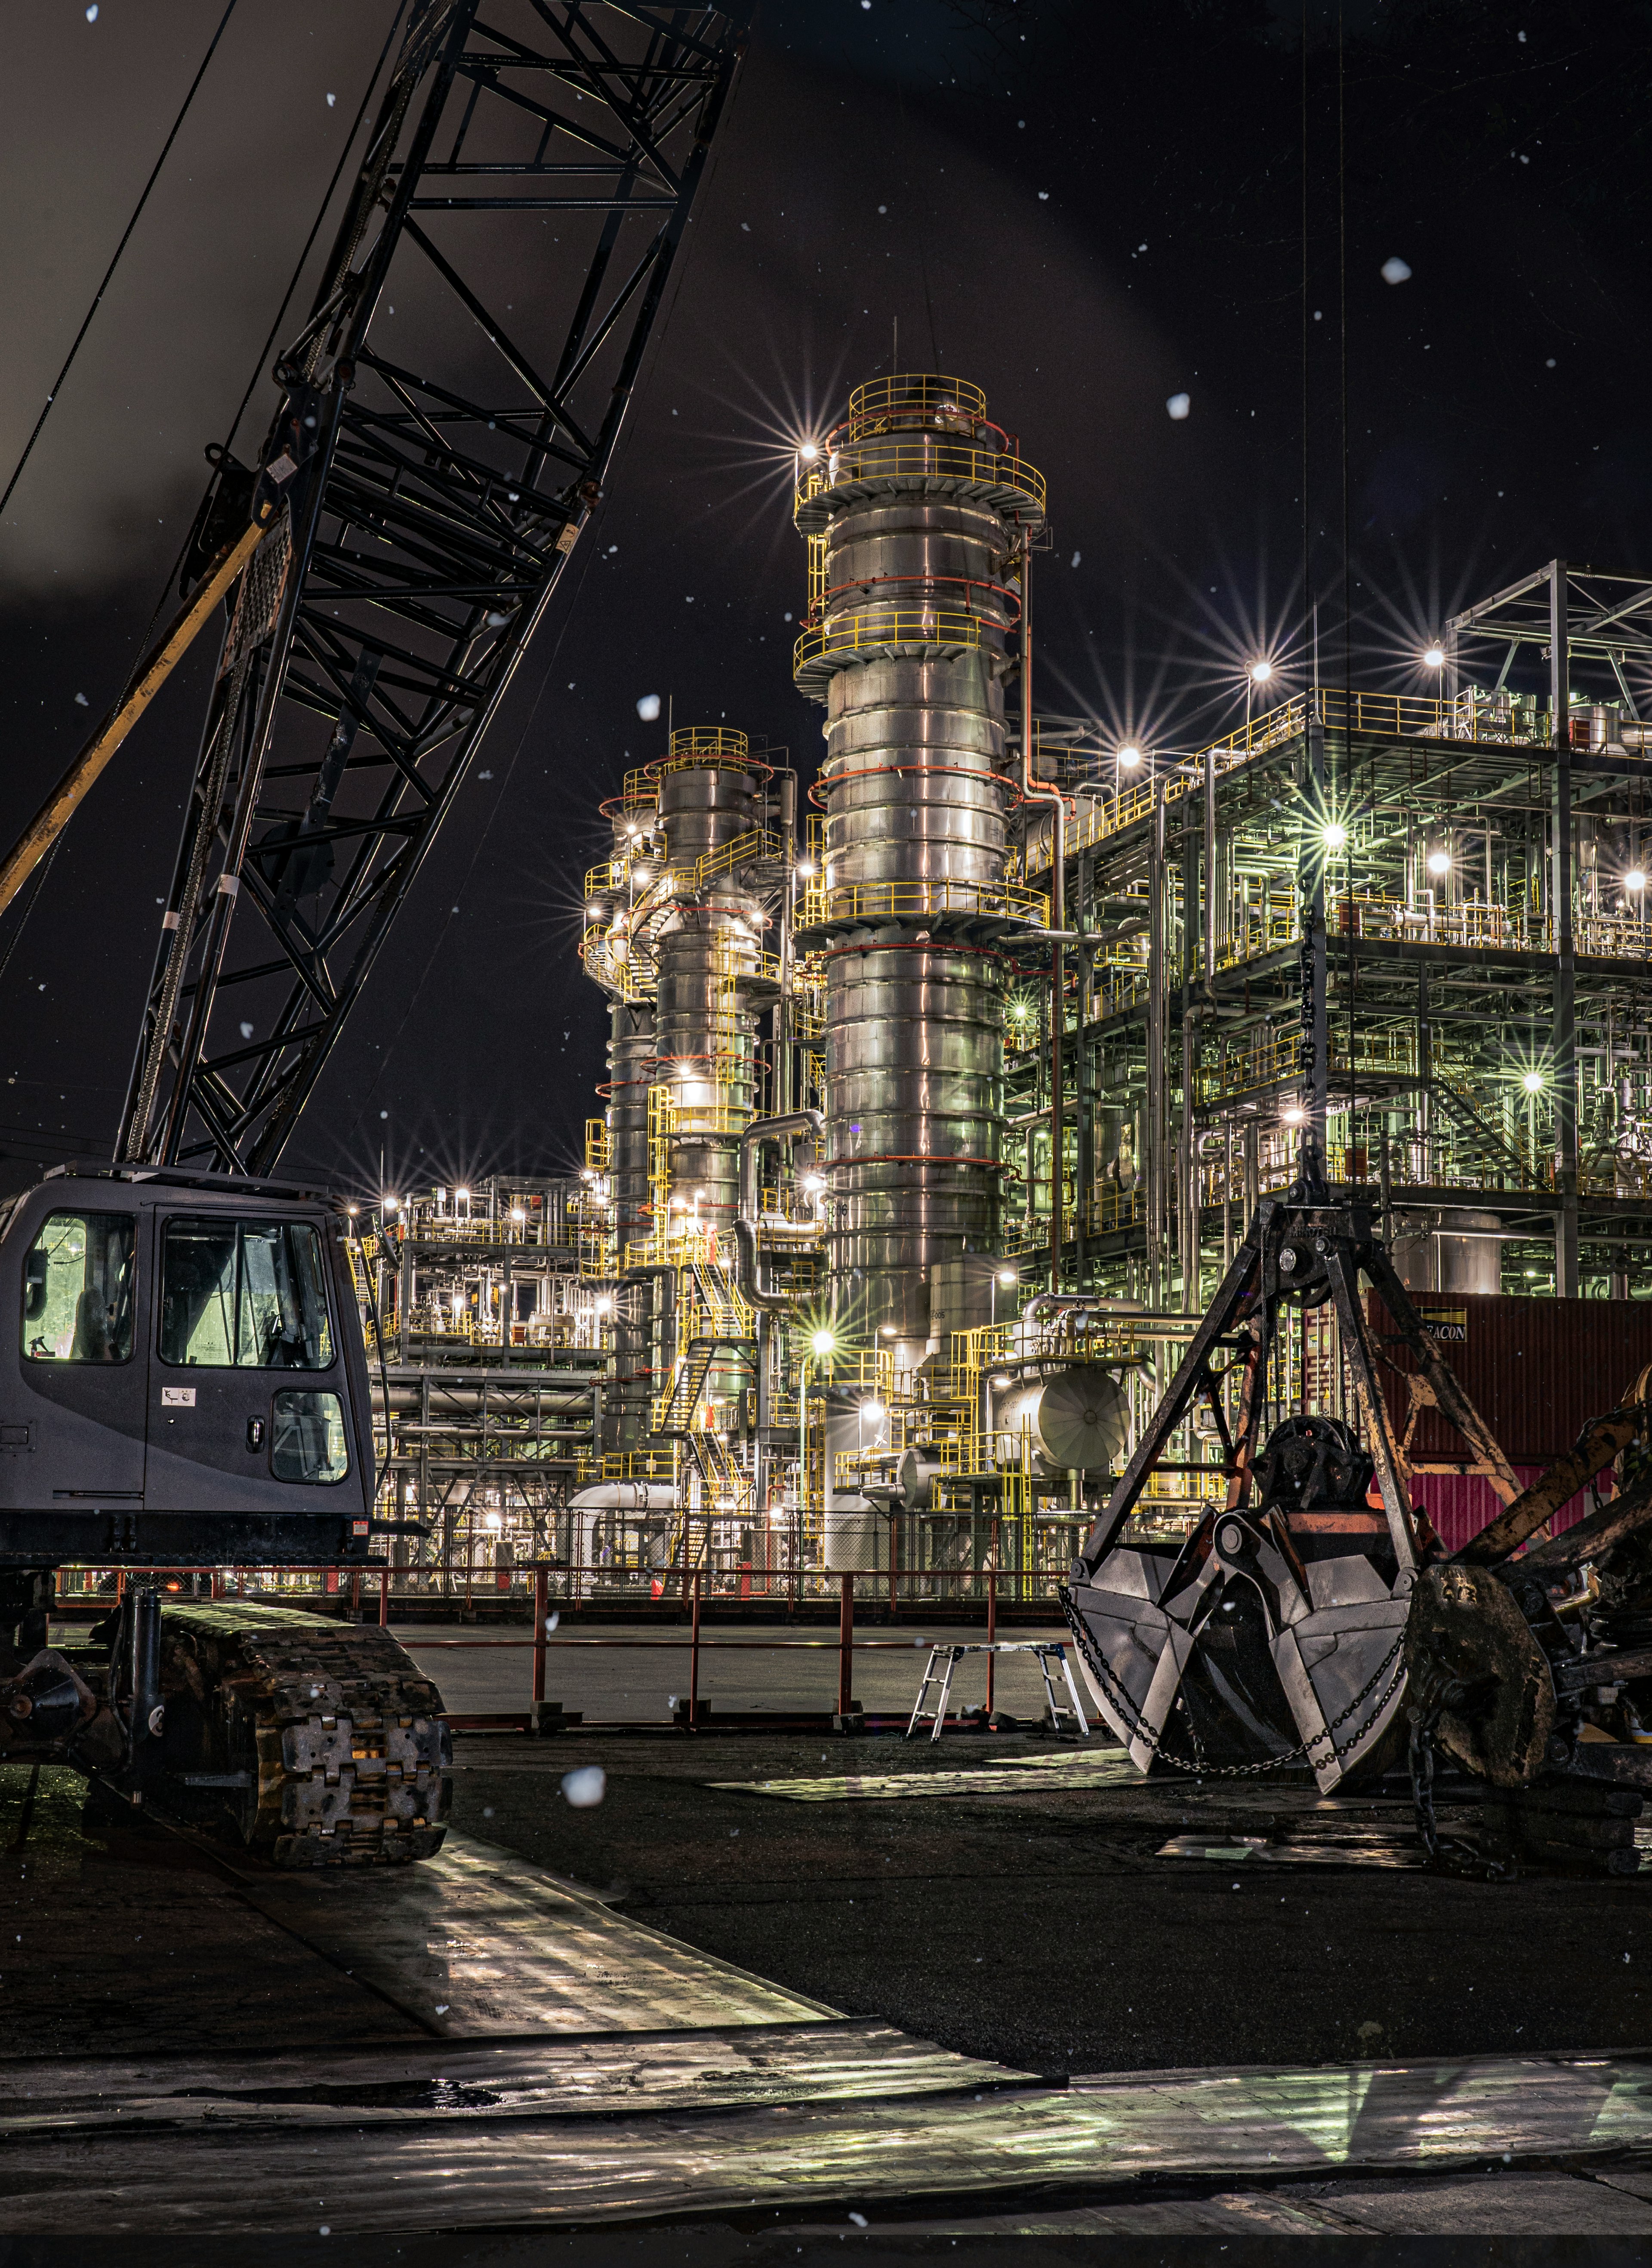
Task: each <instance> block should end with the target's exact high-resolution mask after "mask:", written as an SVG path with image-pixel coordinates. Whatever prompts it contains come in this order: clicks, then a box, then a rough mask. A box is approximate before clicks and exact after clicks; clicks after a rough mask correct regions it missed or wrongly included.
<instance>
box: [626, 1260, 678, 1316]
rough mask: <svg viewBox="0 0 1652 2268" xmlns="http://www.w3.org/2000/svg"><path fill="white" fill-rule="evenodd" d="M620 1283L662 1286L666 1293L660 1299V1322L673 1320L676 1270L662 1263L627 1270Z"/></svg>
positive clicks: (663, 1292)
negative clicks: (650, 1266)
mask: <svg viewBox="0 0 1652 2268" xmlns="http://www.w3.org/2000/svg"><path fill="white" fill-rule="evenodd" d="M619 1281H622V1284H662V1286H665V1291H662V1297H660V1322H669V1320H672V1314H674V1308H676V1268H665V1265H660V1263H656V1265H652V1268H626V1272H624V1275H622V1277H619Z"/></svg>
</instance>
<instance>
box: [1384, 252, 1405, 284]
mask: <svg viewBox="0 0 1652 2268" xmlns="http://www.w3.org/2000/svg"><path fill="white" fill-rule="evenodd" d="M1410 281H1411V263H1410V261H1405V260H1402V259H1400V258H1399V256H1398V254H1395V256H1394V258H1393V259H1392V260H1385V261H1383V283H1384V284H1409V283H1410Z"/></svg>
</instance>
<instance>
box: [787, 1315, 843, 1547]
mask: <svg viewBox="0 0 1652 2268" xmlns="http://www.w3.org/2000/svg"><path fill="white" fill-rule="evenodd" d="M808 1344H809V1352H808V1354H806V1355H805V1356H804V1358H803V1366H802V1369H801V1370H800V1373H799V1374H798V1384H797V1513H798V1549H799V1550H800V1551H801V1550H802V1546H803V1535H802V1525H803V1496H804V1491H805V1490H806V1488H807V1487H808V1380H809V1370H810V1367H811V1366H810V1360H809V1356H810V1355H813V1356H814V1357H815V1359H817V1360H818V1361H819V1362H821V1363H822V1365H830V1361H831V1359H832V1356H833V1354H834V1353H835V1352H836V1351H837V1340H836V1338H834V1337H833V1336H832V1334H831V1332H830V1331H816V1332H815V1335H814V1337H812V1338H811V1339H810V1341H809V1343H808ZM825 1509H826V1476H825V1474H824V1473H823V1472H822V1475H821V1510H822V1513H824V1511H825Z"/></svg>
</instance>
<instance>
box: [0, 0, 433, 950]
mask: <svg viewBox="0 0 1652 2268" xmlns="http://www.w3.org/2000/svg"><path fill="white" fill-rule="evenodd" d="M407 4H408V0H396V7H395V13H394V15H393V16H392V17H391V19H390V28H389V30H388V31H387V33H386V34H385V39H384V45H383V46H382V47H381V48H380V50H379V56H378V60H377V62H376V63H374V64H373V67H372V71H371V72H370V73H369V74H368V78H367V85H366V87H365V91H364V92H363V94H362V98H361V101H360V103H359V105H358V108H357V111H356V115H355V117H354V118H353V119H352V120H351V121H350V132H349V133H348V134H347V135H346V136H345V137H344V143H343V148H342V149H341V150H340V151H339V153H338V162H337V164H336V166H334V168H333V175H332V179H331V180H329V181H328V185H327V190H326V194H325V195H323V197H322V199H321V203H320V205H319V206H318V207H317V209H316V215H315V219H314V221H313V223H312V225H311V228H310V233H309V235H308V236H307V237H306V239H305V241H304V249H303V250H302V251H301V252H300V253H299V257H298V261H297V263H296V264H295V266H294V268H293V270H292V276H291V281H290V282H289V284H288V285H287V288H286V291H284V294H283V295H282V300H281V305H280V306H279V307H278V308H277V311H276V319H275V321H274V322H273V323H272V324H271V325H270V327H269V335H268V336H267V337H266V338H265V340H264V343H263V345H262V347H261V348H260V349H259V351H258V357H257V360H256V361H255V362H254V365H253V375H252V377H251V378H250V379H248V380H247V391H246V392H245V393H244V394H242V396H241V398H240V405H239V407H238V408H237V409H236V412H235V415H234V416H233V418H232V420H231V421H230V427H229V431H228V434H227V435H226V437H225V444H224V446H225V451H226V452H227V451H228V449H229V447H230V446H231V444H232V442H233V441H234V438H235V434H236V431H237V429H238V428H239V426H240V422H241V419H242V418H243V417H244V416H246V414H247V403H248V402H249V401H251V400H252V398H253V389H254V387H256V385H257V383H258V379H259V374H260V372H262V369H263V365H264V362H265V359H266V357H268V355H269V350H270V348H271V346H272V345H273V344H274V342H275V339H276V335H277V332H278V331H279V330H280V328H281V325H282V321H283V320H284V317H285V315H286V312H287V309H288V307H289V306H291V300H292V295H293V293H294V292H295V291H297V290H298V288H299V280H300V278H301V277H302V276H303V274H304V269H305V263H306V261H307V260H308V259H309V256H310V254H311V251H312V249H313V247H314V244H315V239H316V237H317V236H318V234H319V233H320V232H321V223H322V222H323V221H324V220H325V219H326V217H327V213H328V207H329V206H330V205H331V203H332V202H333V195H334V192H335V191H336V189H337V188H338V183H339V177H340V175H341V174H342V173H343V170H344V165H345V161H346V159H347V158H349V156H350V151H351V150H352V149H353V148H354V147H355V143H356V136H357V135H358V133H359V132H360V131H361V123H362V121H363V119H364V118H365V116H366V114H367V106H368V104H369V103H370V102H371V101H372V93H373V89H374V88H375V87H376V86H377V85H378V84H379V74H380V71H381V70H383V69H384V63H385V57H386V56H387V55H388V54H389V52H390V44H391V41H392V40H394V39H395V34H396V28H397V26H399V24H400V23H401V21H402V17H403V15H404V14H405V13H406V11H407ZM235 7H236V0H230V4H229V6H228V7H227V8H226V9H225V11H224V17H223V21H222V22H221V23H220V24H219V26H218V30H217V31H216V32H215V33H213V35H212V44H211V46H210V47H209V48H208V49H207V51H206V54H205V55H204V56H203V59H202V63H201V68H200V70H197V71H196V73H195V79H194V82H193V84H192V85H191V86H190V88H189V92H188V94H187V95H186V96H185V98H184V102H183V107H182V109H181V110H180V111H179V113H178V115H177V118H176V119H175V121H174V122H173V129H172V132H171V133H170V134H169V135H168V136H167V137H166V147H165V148H164V149H163V150H162V151H161V153H160V156H159V158H157V159H156V161H155V168H154V171H153V172H152V173H151V175H150V177H149V180H148V182H147V183H146V184H145V186H144V194H143V196H141V197H140V198H139V199H138V201H137V204H136V209H135V210H134V211H133V214H132V217H131V219H130V220H129V222H128V223H127V226H126V233H125V235H123V236H122V239H121V242H120V245H119V247H117V248H116V251H115V255H114V260H112V261H110V263H109V268H108V273H107V275H106V276H104V279H103V281H102V283H101V284H100V285H99V287H98V295H97V298H94V299H93V301H92V306H91V308H90V309H89V310H88V312H87V315H86V320H85V322H84V323H82V325H81V327H80V331H79V334H78V335H77V338H76V340H75V343H74V345H73V346H72V347H71V348H70V350H69V359H68V361H67V362H65V363H64V365H63V370H62V371H61V372H59V373H58V379H57V384H56V386H55V387H53V389H52V392H51V393H50V394H48V397H47V401H46V408H45V409H42V410H41V415H40V417H39V419H38V421H37V422H36V424H35V427H34V431H33V433H32V434H31V435H30V436H29V439H28V443H27V446H26V448H25V449H24V452H23V454H22V456H21V457H19V459H18V462H17V465H16V468H14V470H13V472H12V475H11V482H10V485H9V486H8V487H7V489H6V491H5V497H0V511H3V510H4V505H5V502H6V500H7V498H9V497H10V496H11V490H13V489H14V488H16V486H17V484H18V478H19V476H20V475H21V474H22V471H23V468H24V466H25V465H26V463H27V462H28V459H29V454H30V452H31V451H32V450H33V446H34V444H35V442H36V441H37V440H38V439H39V438H40V435H41V428H42V427H43V426H44V424H45V423H46V419H47V416H48V413H49V411H50V409H51V407H52V403H53V402H54V401H55V400H56V398H57V395H58V394H59V392H60V391H61V390H62V387H63V379H65V378H66V377H67V376H68V374H69V370H70V365H71V364H72V363H73V361H74V359H75V356H76V354H77V351H78V350H79V347H80V342H81V340H82V339H84V338H85V335H86V332H87V329H88V328H89V327H90V325H91V322H92V316H93V315H95V314H96V313H97V311H98V304H99V301H100V300H101V298H103V296H104V294H105V292H106V291H107V290H108V288H109V281H110V278H111V277H112V276H114V271H115V268H116V266H117V265H118V264H119V261H120V258H121V254H122V252H124V250H125V249H126V245H127V241H128V239H129V237H130V236H131V234H132V231H133V230H134V228H136V225H137V221H138V217H139V215H140V214H141V213H142V211H143V210H144V203H145V201H146V200H147V198H148V196H149V193H150V191H151V189H152V188H154V186H155V182H156V180H157V178H158V176H159V173H160V169H161V166H163V165H164V164H165V163H166V151H168V150H170V149H171V147H172V145H173V142H174V141H175V140H176V139H177V136H178V129H179V128H180V127H181V125H182V124H183V122H184V118H185V116H186V114H187V113H188V108H189V105H190V104H191V102H193V101H194V99H195V90H196V88H197V87H199V85H200V84H201V81H202V78H203V77H204V75H205V72H206V67H207V65H208V63H210V62H211V60H212V49H213V48H216V47H217V46H218V41H219V40H220V39H222V37H223V35H224V31H225V26H226V25H227V24H228V22H229V20H230V18H231V17H232V15H233V14H234V12H235ZM194 534H195V531H194V528H193V527H191V529H190V530H189V531H188V533H187V534H185V536H184V539H183V541H182V543H181V545H180V547H179V549H178V552H177V555H176V556H175V557H174V558H173V563H172V564H171V566H170V567H169V568H168V569H167V570H166V574H165V575H164V576H163V577H162V578H161V582H160V589H159V595H158V596H157V598H156V600H155V603H154V606H153V607H152V608H151V610H150V617H149V622H148V626H147V627H146V629H145V630H144V634H143V636H142V637H140V638H139V639H138V641H137V643H136V646H135V647H134V648H133V652H132V662H131V666H130V667H129V669H128V671H127V674H126V677H125V680H124V681H123V683H122V687H121V691H120V695H119V696H118V699H117V701H116V704H115V705H116V706H117V708H118V707H119V706H120V705H121V703H123V702H125V701H126V700H127V699H128V698H129V696H130V694H131V691H132V688H133V684H134V681H136V676H137V673H138V671H139V670H140V669H141V668H142V667H143V665H144V656H145V655H146V654H147V653H148V652H149V647H150V641H151V638H152V637H154V634H155V625H156V624H157V622H159V620H160V616H161V610H162V608H164V607H165V606H166V597H167V593H169V592H170V591H171V590H172V589H173V586H174V585H175V584H176V583H177V581H178V578H179V576H180V575H181V573H182V571H183V564H184V561H185V560H186V558H187V557H188V553H189V547H190V544H191V542H192V541H194ZM62 847H63V836H61V835H59V836H58V837H57V839H56V841H55V843H53V844H52V847H51V849H50V850H49V851H48V852H47V854H46V857H45V858H43V859H42V860H41V865H40V866H39V867H38V869H37V870H36V872H35V873H34V875H33V879H32V880H31V882H30V885H29V891H28V895H27V896H26V898H25V900H24V901H23V905H22V909H21V911H20V912H19V914H18V918H17V920H16V922H15V923H14V924H13V925H12V930H11V939H10V940H9V941H8V943H7V946H6V949H5V951H4V954H0V984H3V983H4V979H5V973H6V971H7V969H8V968H10V967H11V957H12V955H13V954H15V953H16V951H17V949H18V942H19V940H20V939H21V938H22V935H23V932H24V931H25V930H26V928H27V927H28V924H29V919H30V917H31V916H32V915H33V911H34V909H35V907H36V906H37V905H38V904H39V902H40V900H41V893H42V891H43V890H44V888H45V885H46V878H47V876H48V873H50V872H51V869H52V866H53V864H54V862H55V859H56V857H57V853H58V851H60V849H61V848H62Z"/></svg>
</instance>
